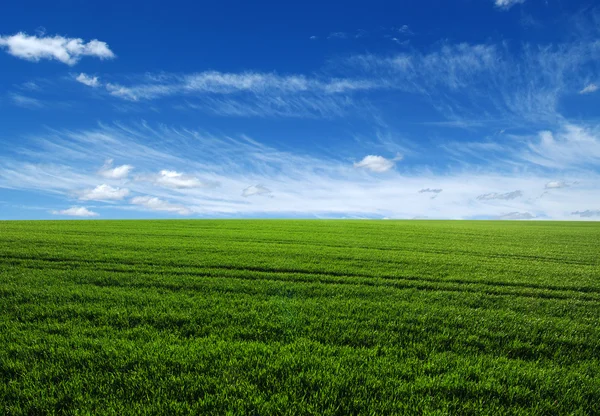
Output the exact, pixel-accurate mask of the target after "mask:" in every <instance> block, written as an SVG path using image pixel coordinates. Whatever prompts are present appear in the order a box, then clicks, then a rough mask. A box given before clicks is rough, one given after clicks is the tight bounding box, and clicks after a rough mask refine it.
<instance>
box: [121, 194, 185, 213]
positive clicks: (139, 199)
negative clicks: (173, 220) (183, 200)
mask: <svg viewBox="0 0 600 416" xmlns="http://www.w3.org/2000/svg"><path fill="white" fill-rule="evenodd" d="M130 202H131V203H132V204H134V205H140V206H143V207H144V208H147V209H149V210H151V211H165V212H174V213H176V214H179V215H190V214H191V213H192V211H191V210H190V209H188V208H186V207H185V206H183V205H177V204H172V203H170V202H167V201H164V200H162V199H160V198H157V197H152V196H136V197H134V198H131V201H130Z"/></svg>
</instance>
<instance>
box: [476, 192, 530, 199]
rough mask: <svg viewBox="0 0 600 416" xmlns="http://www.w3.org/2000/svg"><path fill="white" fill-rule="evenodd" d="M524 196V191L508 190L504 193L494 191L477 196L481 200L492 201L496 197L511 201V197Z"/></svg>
mask: <svg viewBox="0 0 600 416" xmlns="http://www.w3.org/2000/svg"><path fill="white" fill-rule="evenodd" d="M522 196H523V191H512V192H506V193H504V194H499V193H496V192H492V193H489V194H483V195H479V196H478V197H477V199H478V200H480V201H492V200H494V199H498V200H504V201H510V200H511V199H516V198H520V197H522Z"/></svg>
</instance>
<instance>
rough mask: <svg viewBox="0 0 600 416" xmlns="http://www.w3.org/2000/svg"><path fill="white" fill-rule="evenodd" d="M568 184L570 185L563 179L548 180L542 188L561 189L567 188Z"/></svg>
mask: <svg viewBox="0 0 600 416" xmlns="http://www.w3.org/2000/svg"><path fill="white" fill-rule="evenodd" d="M569 186H571V184H569V183H567V182H564V181H550V182H548V183H547V184H546V186H544V188H546V189H561V188H568V187H569Z"/></svg>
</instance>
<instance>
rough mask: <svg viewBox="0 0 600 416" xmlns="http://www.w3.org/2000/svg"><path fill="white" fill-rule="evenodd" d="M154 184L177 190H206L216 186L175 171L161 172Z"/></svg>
mask: <svg viewBox="0 0 600 416" xmlns="http://www.w3.org/2000/svg"><path fill="white" fill-rule="evenodd" d="M154 183H156V184H157V185H160V186H164V187H167V188H175V189H189V188H205V187H212V186H215V185H216V184H214V183H208V182H203V181H201V180H200V179H198V178H196V177H195V176H191V175H185V174H183V173H179V172H176V171H174V170H161V171H160V172H159V174H158V175H157V176H156V178H155V179H154Z"/></svg>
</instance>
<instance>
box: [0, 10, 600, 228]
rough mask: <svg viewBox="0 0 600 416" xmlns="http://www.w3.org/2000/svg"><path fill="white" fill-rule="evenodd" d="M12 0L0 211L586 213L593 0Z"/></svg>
mask: <svg viewBox="0 0 600 416" xmlns="http://www.w3.org/2000/svg"><path fill="white" fill-rule="evenodd" d="M122 3H123V2H110V1H109V2H102V3H97V4H93V5H92V4H88V2H79V1H78V2H74V1H71V2H67V1H59V2H52V3H51V4H49V3H47V2H32V3H31V4H30V5H29V6H28V7H27V8H23V6H22V4H21V3H20V2H8V4H5V5H3V13H2V14H0V68H1V69H2V72H1V73H2V76H1V77H0V114H1V116H0V119H1V123H0V219H60V218H99V219H102V218H105V219H111V218H245V217H248V218H374V219H383V218H390V219H396V218H398V219H399V218H409V219H412V218H431V219H521V220H535V219H555V220H600V111H599V109H600V91H598V89H599V88H600V6H598V5H597V3H596V2H594V1H567V0H450V1H449V0H444V1H442V0H437V1H433V0H420V1H412V0H407V1H396V2H389V1H370V2H367V3H365V2H348V1H344V2H341V1H339V2H322V1H304V2H301V3H293V2H281V1H278V2H276V1H263V2H242V1H220V2H182V1H176V0H175V1H170V2H169V3H168V7H167V6H166V4H167V3H164V2H153V1H144V2H135V1H132V2H127V4H122Z"/></svg>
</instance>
